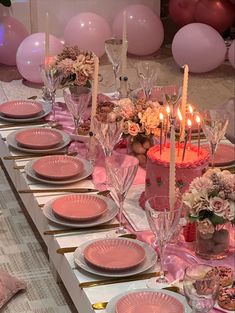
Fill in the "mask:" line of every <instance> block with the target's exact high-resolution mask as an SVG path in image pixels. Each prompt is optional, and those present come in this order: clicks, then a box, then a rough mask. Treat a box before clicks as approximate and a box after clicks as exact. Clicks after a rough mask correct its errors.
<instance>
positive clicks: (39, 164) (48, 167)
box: [25, 155, 93, 185]
mask: <svg viewBox="0 0 235 313" xmlns="http://www.w3.org/2000/svg"><path fill="white" fill-rule="evenodd" d="M92 171H93V167H92V165H91V163H90V162H88V161H87V160H85V159H81V158H75V157H72V156H67V155H50V156H45V157H41V158H38V159H36V160H32V161H30V162H28V163H27V164H26V166H25V173H26V174H27V175H28V176H29V177H31V178H33V179H35V180H37V181H39V182H42V183H47V184H56V185H64V184H72V183H75V182H77V181H80V180H82V179H85V178H86V177H88V176H89V175H91V173H92Z"/></svg>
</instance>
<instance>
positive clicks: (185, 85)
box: [180, 64, 189, 141]
mask: <svg viewBox="0 0 235 313" xmlns="http://www.w3.org/2000/svg"><path fill="white" fill-rule="evenodd" d="M188 72H189V68H188V65H187V64H186V65H185V66H184V80H183V89H182V103H181V113H182V132H181V137H180V139H181V140H182V141H183V140H184V137H185V123H186V106H187V98H188Z"/></svg>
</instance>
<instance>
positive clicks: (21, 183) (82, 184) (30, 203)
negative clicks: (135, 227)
mask: <svg viewBox="0 0 235 313" xmlns="http://www.w3.org/2000/svg"><path fill="white" fill-rule="evenodd" d="M47 126H48V122H47V121H45V123H39V124H38V125H37V123H36V122H35V124H34V125H33V127H47ZM30 127H32V125H23V126H22V125H21V126H19V125H17V124H14V125H12V126H9V125H7V126H5V127H4V123H3V122H1V121H0V136H1V137H0V157H1V162H2V166H3V168H4V169H5V172H6V174H7V176H8V177H9V179H10V181H11V182H12V188H13V191H14V192H15V194H16V196H17V197H18V199H20V201H21V202H22V203H23V206H24V208H25V209H26V211H27V213H28V214H29V216H30V218H31V220H32V223H33V224H34V225H35V227H36V229H37V231H38V232H39V234H40V236H41V238H42V240H43V241H44V243H45V245H46V248H47V252H48V256H49V260H50V263H51V269H52V272H53V273H54V275H55V278H56V279H57V280H61V281H62V282H63V284H64V286H65V287H66V289H67V291H68V293H69V295H70V297H71V299H72V301H73V303H74V305H75V307H76V308H77V310H78V312H79V313H94V312H98V310H97V311H96V310H94V309H93V308H92V304H94V303H97V302H101V301H102V302H108V301H110V299H112V298H113V297H115V296H117V295H119V294H121V293H123V292H127V291H130V290H133V289H142V288H146V280H147V279H141V280H133V281H126V282H116V283H112V284H109V285H106V284H104V285H102V284H100V285H99V284H98V285H97V286H90V287H86V286H84V287H82V286H81V284H82V283H86V282H97V281H100V280H101V279H104V278H102V277H99V276H96V275H94V274H90V273H88V272H85V271H82V270H79V268H78V267H77V266H76V264H75V262H74V256H73V252H68V253H65V254H63V255H62V254H59V253H58V252H57V250H58V249H60V248H65V247H71V246H72V247H78V246H80V245H82V244H83V243H85V242H87V241H89V240H93V239H98V238H105V237H106V235H107V233H108V232H109V231H110V230H108V229H102V230H100V231H97V230H92V229H90V230H89V229H84V230H83V231H77V230H74V231H72V232H64V233H59V234H50V231H53V230H55V229H58V230H62V229H64V228H65V227H63V226H60V225H56V224H53V223H52V222H50V221H49V220H48V219H47V218H46V217H45V215H44V214H43V205H44V204H46V203H48V201H51V200H52V199H54V198H56V197H58V196H61V195H65V194H68V192H70V189H71V188H72V189H76V190H79V189H80V188H85V189H87V188H89V189H91V190H92V189H95V186H94V184H93V182H92V180H91V179H90V177H88V178H86V179H84V180H82V181H79V182H76V183H73V184H70V185H66V186H56V187H54V186H49V185H45V184H43V183H39V182H36V181H33V180H31V179H30V178H29V177H27V175H26V173H25V171H24V166H25V165H26V164H27V163H28V162H29V161H30V160H32V159H34V158H36V157H37V156H36V155H35V156H32V157H30V158H29V157H27V156H25V158H19V159H17V158H16V157H14V156H17V155H22V151H17V150H13V149H11V148H10V147H9V145H8V143H7V141H6V138H7V136H8V135H9V134H10V133H12V132H14V131H16V130H20V129H26V128H30ZM9 156H10V157H12V158H9ZM54 188H55V189H56V190H53V191H50V189H54ZM66 189H68V192H66ZM40 191H41V192H40ZM140 210H141V209H140ZM141 214H144V213H143V210H142V211H141ZM116 223H117V220H116V219H115V218H114V219H113V220H112V221H111V222H110V223H109V224H116ZM46 231H47V233H49V234H46V233H45V232H46ZM137 233H138V232H137ZM139 234H141V232H140V233H139ZM140 237H141V236H140ZM192 254H193V252H192ZM201 262H202V260H201ZM225 263H226V262H225ZM227 263H229V264H231V263H232V254H231V255H230V256H229V261H228V262H227ZM227 263H226V264H227ZM157 270H158V267H157V265H154V267H153V268H151V269H149V270H148V272H150V273H152V272H156V271H157ZM99 312H105V311H102V310H99Z"/></svg>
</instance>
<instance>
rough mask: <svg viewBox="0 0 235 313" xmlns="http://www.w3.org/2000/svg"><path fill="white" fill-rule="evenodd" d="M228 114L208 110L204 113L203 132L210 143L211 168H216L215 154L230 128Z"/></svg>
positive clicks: (221, 111)
mask: <svg viewBox="0 0 235 313" xmlns="http://www.w3.org/2000/svg"><path fill="white" fill-rule="evenodd" d="M228 120H229V118H228V114H227V113H226V112H224V111H223V110H207V111H204V112H203V113H202V130H203V132H204V135H205V136H206V139H207V140H208V141H209V143H210V150H211V167H214V160H215V153H216V150H217V147H218V144H219V142H220V140H221V139H222V138H223V137H224V135H225V132H226V129H227V126H228Z"/></svg>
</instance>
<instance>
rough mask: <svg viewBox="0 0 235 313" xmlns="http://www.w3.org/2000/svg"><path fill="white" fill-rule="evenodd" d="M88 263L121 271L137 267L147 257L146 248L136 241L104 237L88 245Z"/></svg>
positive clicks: (86, 253) (86, 252)
mask: <svg viewBox="0 0 235 313" xmlns="http://www.w3.org/2000/svg"><path fill="white" fill-rule="evenodd" d="M84 258H85V260H86V261H87V262H88V264H91V265H94V266H96V267H99V268H102V269H105V270H112V271H119V270H127V269H130V268H132V267H135V266H137V265H139V264H140V263H142V262H143V260H144V259H145V251H144V249H143V248H142V247H141V246H140V245H139V244H137V243H136V242H133V241H130V240H126V239H121V238H116V239H102V240H98V241H95V242H94V243H91V244H90V245H88V246H87V247H86V248H85V250H84Z"/></svg>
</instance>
